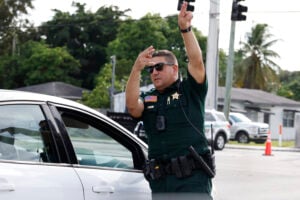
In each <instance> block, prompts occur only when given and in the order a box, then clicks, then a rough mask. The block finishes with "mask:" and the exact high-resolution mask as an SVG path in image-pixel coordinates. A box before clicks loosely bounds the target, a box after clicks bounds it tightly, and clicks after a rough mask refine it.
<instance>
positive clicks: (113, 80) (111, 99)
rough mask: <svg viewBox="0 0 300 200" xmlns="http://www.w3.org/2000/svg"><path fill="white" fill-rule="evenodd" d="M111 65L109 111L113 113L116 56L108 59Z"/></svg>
mask: <svg viewBox="0 0 300 200" xmlns="http://www.w3.org/2000/svg"><path fill="white" fill-rule="evenodd" d="M110 59H111V64H112V73H111V87H110V91H109V92H110V111H111V112H113V111H114V100H115V99H114V93H115V69H116V56H115V55H113V56H111V57H110Z"/></svg>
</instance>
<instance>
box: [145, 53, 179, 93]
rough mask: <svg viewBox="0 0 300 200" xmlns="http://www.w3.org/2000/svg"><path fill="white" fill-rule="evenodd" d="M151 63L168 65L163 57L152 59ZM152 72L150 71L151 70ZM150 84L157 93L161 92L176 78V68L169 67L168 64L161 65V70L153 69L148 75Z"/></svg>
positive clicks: (174, 66) (173, 66)
mask: <svg viewBox="0 0 300 200" xmlns="http://www.w3.org/2000/svg"><path fill="white" fill-rule="evenodd" d="M152 62H153V63H155V64H157V63H168V62H167V61H166V60H165V58H164V57H154V58H152ZM151 71H152V70H151ZM150 76H151V80H152V83H153V84H154V86H155V88H156V89H157V90H158V91H163V90H164V89H165V88H167V87H169V86H170V85H172V84H173V83H174V82H175V81H176V80H177V78H178V66H177V65H171V64H170V63H168V64H165V65H163V67H162V68H161V69H159V68H158V69H156V68H155V67H154V68H153V71H152V73H151V74H150Z"/></svg>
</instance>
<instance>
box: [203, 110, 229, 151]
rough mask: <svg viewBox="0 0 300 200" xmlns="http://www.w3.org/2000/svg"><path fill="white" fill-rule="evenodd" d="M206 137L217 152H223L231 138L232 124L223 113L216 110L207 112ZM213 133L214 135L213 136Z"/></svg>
mask: <svg viewBox="0 0 300 200" xmlns="http://www.w3.org/2000/svg"><path fill="white" fill-rule="evenodd" d="M204 125H205V136H206V138H207V139H208V141H209V143H210V144H211V142H212V138H213V140H214V142H213V144H212V145H213V147H214V149H216V150H223V149H224V147H225V144H226V143H227V142H228V141H229V138H230V124H229V122H228V121H227V120H226V117H225V115H224V113H223V112H220V111H216V110H214V109H207V110H205V122H204ZM212 132H213V134H212Z"/></svg>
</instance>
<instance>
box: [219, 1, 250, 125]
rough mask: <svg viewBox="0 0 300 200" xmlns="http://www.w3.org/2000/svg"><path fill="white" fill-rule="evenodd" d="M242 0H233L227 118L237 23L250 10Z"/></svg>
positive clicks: (228, 106)
mask: <svg viewBox="0 0 300 200" xmlns="http://www.w3.org/2000/svg"><path fill="white" fill-rule="evenodd" d="M240 1H243V0H233V2H232V10H231V28H230V40H229V52H228V59H227V69H226V70H227V71H226V91H225V99H224V114H225V117H226V119H227V120H228V117H229V112H230V102H231V88H232V79H233V65H234V37H235V23H236V21H244V20H246V16H245V15H243V12H247V11H248V8H247V7H246V6H243V5H240V4H239V2H240Z"/></svg>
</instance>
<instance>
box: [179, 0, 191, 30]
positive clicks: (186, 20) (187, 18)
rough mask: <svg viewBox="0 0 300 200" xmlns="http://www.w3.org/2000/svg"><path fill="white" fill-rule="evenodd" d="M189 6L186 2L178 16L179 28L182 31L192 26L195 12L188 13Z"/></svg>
mask: <svg viewBox="0 0 300 200" xmlns="http://www.w3.org/2000/svg"><path fill="white" fill-rule="evenodd" d="M187 6H188V3H187V2H186V1H184V2H183V4H182V6H181V9H180V12H179V15H178V26H179V28H180V29H181V30H184V29H187V28H188V27H190V26H191V24H192V23H191V22H192V19H193V12H191V11H187Z"/></svg>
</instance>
